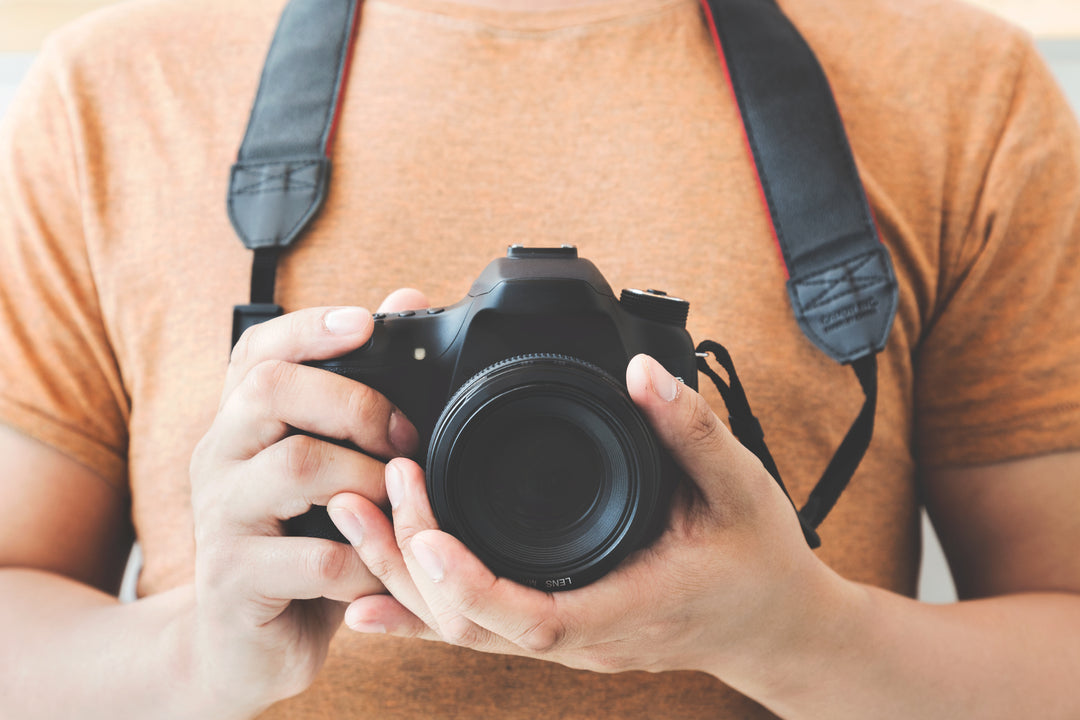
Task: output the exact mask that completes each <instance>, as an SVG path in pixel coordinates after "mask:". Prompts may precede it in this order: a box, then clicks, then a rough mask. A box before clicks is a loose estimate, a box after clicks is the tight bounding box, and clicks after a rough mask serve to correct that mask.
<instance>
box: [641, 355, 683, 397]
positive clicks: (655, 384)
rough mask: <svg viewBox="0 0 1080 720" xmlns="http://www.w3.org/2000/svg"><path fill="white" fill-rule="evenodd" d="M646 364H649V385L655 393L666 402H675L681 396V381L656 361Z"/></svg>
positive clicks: (648, 361) (649, 361)
mask: <svg viewBox="0 0 1080 720" xmlns="http://www.w3.org/2000/svg"><path fill="white" fill-rule="evenodd" d="M645 362H647V363H649V384H650V385H652V389H653V392H654V393H656V395H657V397H659V398H660V399H661V400H663V401H664V402H671V401H672V400H674V399H675V398H676V396H678V394H679V381H678V380H676V379H675V378H674V377H672V375H671V373H669V372H668V371H667V370H665V369H664V366H663V365H661V364H660V363H658V362H656V361H655V360H646V361H645Z"/></svg>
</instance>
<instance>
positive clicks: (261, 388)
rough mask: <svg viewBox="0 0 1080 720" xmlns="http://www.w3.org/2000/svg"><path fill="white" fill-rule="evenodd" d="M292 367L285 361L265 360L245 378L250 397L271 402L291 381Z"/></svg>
mask: <svg viewBox="0 0 1080 720" xmlns="http://www.w3.org/2000/svg"><path fill="white" fill-rule="evenodd" d="M291 375H292V366H291V365H290V364H289V363H287V362H285V361H284V360H263V361H261V362H259V363H257V364H256V365H255V366H254V367H253V368H251V370H249V371H248V373H247V375H246V376H244V385H245V387H246V390H247V393H248V395H249V396H250V397H252V398H255V399H258V400H263V401H269V399H270V398H272V397H273V396H274V395H275V394H276V393H277V392H279V391H280V390H281V388H283V387H284V386H286V385H287V384H288V382H289V380H290V379H291Z"/></svg>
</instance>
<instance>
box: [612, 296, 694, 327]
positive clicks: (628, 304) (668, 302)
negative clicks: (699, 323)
mask: <svg viewBox="0 0 1080 720" xmlns="http://www.w3.org/2000/svg"><path fill="white" fill-rule="evenodd" d="M619 303H620V304H621V305H622V306H623V308H624V309H625V310H627V311H629V312H632V313H633V314H635V315H637V316H638V317H643V318H645V319H647V320H655V321H656V322H662V323H667V324H668V325H678V326H679V327H686V318H687V316H688V315H689V314H690V303H688V302H687V301H686V300H682V299H681V298H677V297H672V296H671V295H668V294H667V293H666V292H664V291H663V290H623V291H622V294H621V295H620V297H619Z"/></svg>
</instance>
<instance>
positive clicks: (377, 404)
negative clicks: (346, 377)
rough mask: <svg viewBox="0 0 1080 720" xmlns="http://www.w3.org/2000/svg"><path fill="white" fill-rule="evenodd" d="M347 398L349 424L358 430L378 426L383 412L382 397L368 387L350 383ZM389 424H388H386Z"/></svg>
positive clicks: (346, 407)
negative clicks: (373, 425)
mask: <svg viewBox="0 0 1080 720" xmlns="http://www.w3.org/2000/svg"><path fill="white" fill-rule="evenodd" d="M350 385H351V387H350V388H349V391H348V394H347V395H346V396H345V412H346V418H347V420H348V423H349V424H350V425H351V426H353V427H356V428H366V427H369V426H371V425H372V424H376V423H377V422H378V420H379V415H380V412H381V411H382V410H383V403H382V396H381V395H379V393H377V392H376V391H375V390H372V389H371V388H370V387H368V386H367V385H363V384H361V383H350ZM384 424H387V423H384Z"/></svg>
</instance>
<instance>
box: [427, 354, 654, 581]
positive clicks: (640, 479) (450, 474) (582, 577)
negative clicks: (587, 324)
mask: <svg viewBox="0 0 1080 720" xmlns="http://www.w3.org/2000/svg"><path fill="white" fill-rule="evenodd" d="M660 467H661V462H660V453H659V450H658V447H657V444H656V442H655V440H654V438H653V436H652V433H651V431H650V430H649V428H648V426H647V424H646V423H645V420H644V418H643V417H642V416H641V414H640V413H639V412H638V411H637V408H636V407H634V404H633V402H632V401H631V400H630V398H629V395H628V394H627V392H626V389H625V388H624V387H623V386H622V384H621V383H619V382H617V381H616V380H615V379H614V378H612V377H611V376H610V375H608V374H607V373H605V372H603V371H602V370H600V369H599V368H596V367H595V366H593V365H591V364H589V363H586V362H583V361H581V360H577V359H574V358H568V357H563V356H553V355H529V356H523V357H520V358H513V359H510V360H505V361H503V362H500V363H496V364H495V365H492V366H491V367H489V368H487V369H486V370H484V371H483V372H481V373H479V374H478V375H477V376H476V377H474V378H473V379H471V380H470V381H469V382H467V383H465V384H464V385H463V386H462V387H461V389H459V390H458V392H457V393H456V394H455V395H454V397H453V398H451V400H450V402H449V403H448V404H447V407H446V409H445V410H444V411H443V415H442V417H441V418H440V419H439V421H438V423H437V424H436V427H435V432H434V434H433V436H432V441H431V445H430V447H429V453H428V478H427V479H428V491H429V495H430V497H431V501H432V507H433V509H434V511H435V516H436V519H437V520H438V521H439V524H440V526H441V527H443V528H444V529H446V530H448V531H449V532H452V533H453V534H455V535H456V536H457V537H459V538H460V539H461V540H462V542H464V543H465V544H466V545H467V546H468V547H469V548H470V549H471V550H472V551H473V552H474V553H476V554H477V556H478V557H479V558H480V559H481V560H483V561H484V562H485V563H486V564H487V565H488V566H489V567H490V568H491V569H492V570H493V571H494V572H496V574H499V575H503V576H506V577H510V578H514V579H516V580H520V581H523V582H526V583H529V584H533V585H538V586H540V587H545V588H549V587H550V588H556V587H557V588H560V589H565V588H567V587H578V586H580V585H583V584H585V583H587V582H590V581H591V580H593V579H596V578H597V577H599V576H600V575H602V574H604V573H605V572H607V571H608V570H610V569H611V568H612V567H613V566H614V565H615V564H616V563H618V562H619V561H620V560H622V559H623V558H624V557H626V555H628V554H629V553H630V552H632V551H633V550H635V549H637V548H638V547H641V545H642V544H644V542H646V541H647V540H648V539H649V538H650V537H651V533H652V532H653V531H654V530H655V526H656V522H657V517H658V513H662V512H663V508H662V507H661V506H662V505H663V503H662V499H663V498H664V497H665V495H666V494H665V493H664V492H662V488H661V482H662V478H661V473H660Z"/></svg>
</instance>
